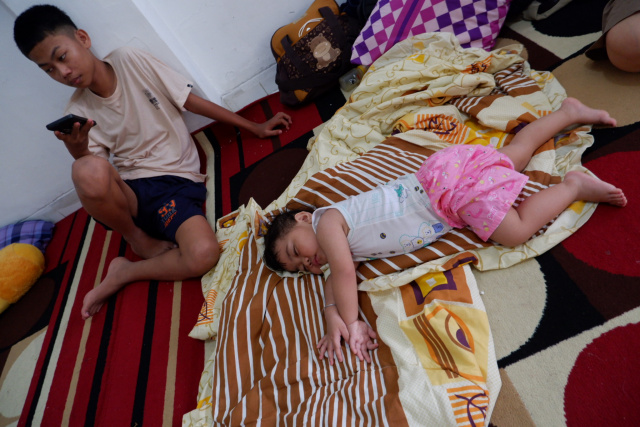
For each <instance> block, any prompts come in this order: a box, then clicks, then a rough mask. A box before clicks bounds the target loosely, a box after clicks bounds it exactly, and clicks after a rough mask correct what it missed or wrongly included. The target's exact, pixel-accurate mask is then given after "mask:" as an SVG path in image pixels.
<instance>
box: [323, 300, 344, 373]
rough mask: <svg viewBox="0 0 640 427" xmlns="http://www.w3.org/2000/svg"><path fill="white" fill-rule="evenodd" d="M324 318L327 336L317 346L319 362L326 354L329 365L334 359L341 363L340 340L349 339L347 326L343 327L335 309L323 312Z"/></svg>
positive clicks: (342, 322)
mask: <svg viewBox="0 0 640 427" xmlns="http://www.w3.org/2000/svg"><path fill="white" fill-rule="evenodd" d="M325 318H326V320H327V334H326V335H325V336H324V337H322V338H321V339H320V341H319V342H318V345H317V348H318V352H319V353H320V360H322V359H323V358H324V357H325V353H326V355H327V359H329V364H330V365H333V361H334V359H335V358H337V359H338V362H340V363H342V361H343V359H344V358H343V356H342V346H341V345H340V341H341V340H342V338H344V339H345V340H347V339H349V333H348V332H347V325H345V323H344V321H343V320H342V317H340V314H339V313H338V310H337V309H336V308H335V307H331V308H329V309H327V310H325Z"/></svg>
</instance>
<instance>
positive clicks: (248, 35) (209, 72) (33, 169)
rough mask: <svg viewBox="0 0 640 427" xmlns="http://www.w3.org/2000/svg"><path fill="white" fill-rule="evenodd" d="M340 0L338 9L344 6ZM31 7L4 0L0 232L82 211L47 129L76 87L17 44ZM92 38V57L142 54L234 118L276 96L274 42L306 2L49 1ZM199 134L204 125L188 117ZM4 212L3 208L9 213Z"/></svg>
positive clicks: (0, 20) (66, 158)
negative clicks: (19, 23) (128, 49)
mask: <svg viewBox="0 0 640 427" xmlns="http://www.w3.org/2000/svg"><path fill="white" fill-rule="evenodd" d="M343 2H344V0H342V1H338V3H343ZM40 3H42V1H32V0H28V1H25V0H0V52H2V60H1V61H0V102H1V104H0V108H1V110H0V111H1V113H2V114H1V115H0V126H1V127H2V129H3V132H2V137H0V153H1V154H0V182H1V183H2V184H1V187H0V197H1V199H2V200H5V201H8V203H6V202H5V209H3V210H1V211H0V226H3V225H7V224H10V223H13V222H17V221H19V220H23V219H27V218H34V219H35V218H37V219H45V220H49V221H54V222H55V221H58V220H60V219H62V218H63V217H64V216H66V215H68V214H69V213H71V212H73V211H75V210H76V209H77V208H78V207H79V203H78V201H77V197H76V196H75V192H74V191H73V185H72V183H71V178H70V167H71V162H72V158H71V156H70V155H69V154H68V153H67V151H66V150H65V149H64V146H62V144H61V143H60V142H59V141H58V140H57V139H55V137H54V136H53V135H51V133H50V132H48V131H47V130H46V129H45V127H44V125H45V124H46V123H49V122H50V121H52V120H54V119H56V118H58V117H59V116H61V115H62V112H63V110H64V107H65V105H66V103H67V100H68V98H69V96H70V95H71V93H72V89H71V88H68V87H65V86H63V85H60V84H59V83H56V82H54V81H53V80H52V79H50V78H49V77H47V76H46V74H44V73H43V72H42V71H41V70H40V69H38V68H37V67H36V65H35V64H33V63H31V62H30V61H29V60H28V59H26V58H25V57H24V56H22V54H21V53H20V51H19V50H18V48H17V47H16V46H15V44H14V42H13V22H14V20H15V18H16V17H17V16H18V15H19V14H20V13H21V12H22V11H24V10H25V9H27V8H28V7H30V6H32V5H34V4H40ZM49 3H50V4H54V5H56V6H58V7H60V8H61V9H63V10H64V11H65V12H67V13H68V14H69V16H70V17H71V19H73V20H74V22H75V23H76V25H78V27H80V28H83V29H85V30H87V31H88V33H89V35H90V36H91V38H92V42H93V51H94V53H95V54H96V56H98V57H102V56H105V55H106V54H107V53H109V52H110V51H111V50H113V49H114V48H116V47H119V46H123V45H131V46H135V47H139V48H141V49H144V50H146V51H148V52H151V53H152V54H153V55H155V56H156V57H158V58H159V59H161V60H162V61H164V62H165V63H167V64H168V65H170V66H171V67H173V68H174V69H176V70H177V71H179V72H181V73H183V74H184V75H186V76H189V77H190V78H192V79H193V80H194V81H195V83H196V88H195V92H196V93H198V94H199V95H201V96H204V97H206V98H208V99H210V100H211V101H213V102H216V103H218V104H220V105H223V106H225V107H227V108H229V109H231V110H234V111H237V110H239V109H241V108H242V107H244V106H246V105H247V104H249V103H251V102H253V101H255V100H257V99H260V98H262V97H264V96H266V95H268V94H270V93H273V92H276V91H277V87H276V85H275V83H274V78H275V77H274V76H275V61H274V59H273V56H272V54H271V49H270V41H271V35H272V34H273V32H274V31H275V30H276V29H277V28H279V27H280V26H282V25H285V24H287V23H289V22H292V21H295V20H297V19H298V18H299V17H300V16H302V14H303V13H304V12H305V11H306V9H307V7H308V6H309V5H310V4H311V0H278V1H276V2H264V1H261V0H234V1H228V0H182V1H175V0H99V1H90V2H88V1H82V0H51V1H49ZM185 118H186V120H187V124H188V126H189V128H190V129H191V130H196V129H198V128H200V127H202V126H204V125H206V124H207V123H208V120H206V119H204V118H200V117H196V116H193V115H187V116H186V117H185ZM7 207H8V209H7Z"/></svg>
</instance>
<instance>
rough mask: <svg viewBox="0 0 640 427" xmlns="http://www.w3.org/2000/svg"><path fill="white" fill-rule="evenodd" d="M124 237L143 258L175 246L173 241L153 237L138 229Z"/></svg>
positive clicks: (154, 255)
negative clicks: (131, 234)
mask: <svg viewBox="0 0 640 427" xmlns="http://www.w3.org/2000/svg"><path fill="white" fill-rule="evenodd" d="M124 239H125V240H126V241H127V243H129V245H131V249H132V250H133V252H134V253H135V254H136V255H138V256H140V257H142V258H144V259H149V258H155V257H157V256H158V255H162V254H163V253H165V252H167V251H168V250H171V249H173V248H175V247H176V245H175V243H173V242H170V241H168V240H159V239H155V238H153V237H151V236H149V235H148V234H147V233H145V232H144V231H142V230H140V229H138V230H137V231H136V233H135V234H134V235H133V236H124Z"/></svg>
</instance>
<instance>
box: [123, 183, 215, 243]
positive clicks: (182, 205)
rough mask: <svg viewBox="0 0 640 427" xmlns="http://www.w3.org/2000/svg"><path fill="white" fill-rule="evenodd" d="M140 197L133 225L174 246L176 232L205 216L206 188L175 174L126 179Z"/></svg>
mask: <svg viewBox="0 0 640 427" xmlns="http://www.w3.org/2000/svg"><path fill="white" fill-rule="evenodd" d="M125 182H126V183H127V184H128V185H129V187H131V189H132V190H133V191H134V193H135V194H136V197H137V198H138V216H137V217H136V218H134V219H133V221H134V223H135V224H136V225H137V226H138V227H140V228H141V229H142V230H144V231H145V232H146V233H147V234H149V235H150V236H152V237H155V238H158V239H162V240H170V241H172V242H174V243H175V241H176V231H178V227H180V225H182V223H183V222H185V221H186V220H188V219H189V218H191V217H192V216H195V215H202V216H204V211H203V210H202V205H203V204H204V202H205V200H206V198H207V188H206V187H205V185H204V183H202V182H193V181H191V180H190V179H187V178H182V177H179V176H173V175H163V176H157V177H152V178H139V179H130V180H125Z"/></svg>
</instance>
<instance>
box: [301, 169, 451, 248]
mask: <svg viewBox="0 0 640 427" xmlns="http://www.w3.org/2000/svg"><path fill="white" fill-rule="evenodd" d="M327 209H337V210H338V211H340V213H341V214H342V216H343V217H344V219H345V221H346V223H347V225H348V227H349V233H348V234H347V239H348V240H349V248H350V250H351V257H352V258H353V260H354V261H366V260H369V259H375V258H388V257H391V256H394V255H399V254H403V253H409V252H413V251H415V250H418V249H420V248H422V247H424V246H427V245H429V244H430V243H432V242H434V241H436V240H438V239H439V238H440V237H441V236H442V235H443V234H445V233H447V232H449V231H450V230H451V228H452V227H451V226H450V225H449V224H447V222H446V221H444V220H443V219H441V218H440V217H439V216H438V215H437V214H436V213H435V211H434V210H433V208H432V207H431V201H430V200H429V197H428V196H427V194H426V193H425V191H424V190H423V188H422V184H420V181H418V179H417V178H416V176H415V174H411V175H406V176H403V177H400V178H398V179H397V180H395V181H391V182H389V183H387V184H384V185H381V186H378V187H376V188H374V189H373V190H370V191H367V192H365V193H361V194H358V195H355V196H351V197H349V198H348V199H346V200H343V201H341V202H338V203H335V204H333V205H331V206H327V207H324V208H319V209H316V210H315V211H314V212H313V218H312V225H313V229H314V231H316V230H317V228H318V221H319V220H320V217H321V216H322V214H323V213H324V212H326V211H327Z"/></svg>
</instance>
